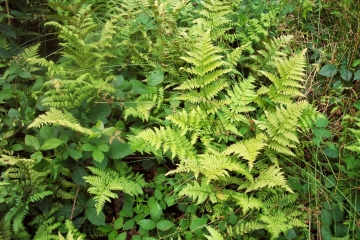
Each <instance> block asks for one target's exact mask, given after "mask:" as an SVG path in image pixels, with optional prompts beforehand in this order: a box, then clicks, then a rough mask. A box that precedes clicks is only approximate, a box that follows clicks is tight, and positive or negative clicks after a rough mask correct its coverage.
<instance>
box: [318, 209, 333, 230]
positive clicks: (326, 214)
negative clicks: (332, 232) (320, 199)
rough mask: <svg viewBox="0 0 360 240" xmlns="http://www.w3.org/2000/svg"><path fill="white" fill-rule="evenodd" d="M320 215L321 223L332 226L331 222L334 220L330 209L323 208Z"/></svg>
mask: <svg viewBox="0 0 360 240" xmlns="http://www.w3.org/2000/svg"><path fill="white" fill-rule="evenodd" d="M320 215H321V223H322V224H323V225H324V226H327V227H330V225H331V222H332V220H333V214H332V212H330V211H329V210H326V209H323V210H321V213H320Z"/></svg>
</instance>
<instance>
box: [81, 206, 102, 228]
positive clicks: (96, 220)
mask: <svg viewBox="0 0 360 240" xmlns="http://www.w3.org/2000/svg"><path fill="white" fill-rule="evenodd" d="M85 216H86V218H87V219H88V220H89V221H90V222H91V223H92V224H94V225H95V226H101V225H105V214H104V213H103V212H102V211H101V212H100V213H99V214H97V212H96V208H95V207H90V208H86V211H85Z"/></svg>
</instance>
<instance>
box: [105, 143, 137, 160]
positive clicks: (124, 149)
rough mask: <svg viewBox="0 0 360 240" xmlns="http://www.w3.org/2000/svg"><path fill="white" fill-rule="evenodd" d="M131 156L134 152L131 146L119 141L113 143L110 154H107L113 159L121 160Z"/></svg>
mask: <svg viewBox="0 0 360 240" xmlns="http://www.w3.org/2000/svg"><path fill="white" fill-rule="evenodd" d="M131 154H133V151H132V150H131V147H130V145H129V144H127V143H121V142H119V141H113V142H112V144H111V145H110V150H109V152H107V153H106V155H107V156H108V157H109V158H112V159H120V158H123V157H126V156H128V155H131Z"/></svg>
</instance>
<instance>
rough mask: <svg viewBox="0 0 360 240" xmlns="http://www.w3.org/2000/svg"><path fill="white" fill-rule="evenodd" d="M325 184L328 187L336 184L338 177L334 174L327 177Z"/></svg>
mask: <svg viewBox="0 0 360 240" xmlns="http://www.w3.org/2000/svg"><path fill="white" fill-rule="evenodd" d="M324 186H325V187H326V188H332V187H335V186H336V179H335V177H334V175H330V176H327V177H325V182H324Z"/></svg>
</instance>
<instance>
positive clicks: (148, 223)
mask: <svg viewBox="0 0 360 240" xmlns="http://www.w3.org/2000/svg"><path fill="white" fill-rule="evenodd" d="M138 224H139V225H140V227H142V228H143V229H145V230H151V229H154V228H155V222H154V221H153V220H151V219H143V220H141V221H139V223H138Z"/></svg>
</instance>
